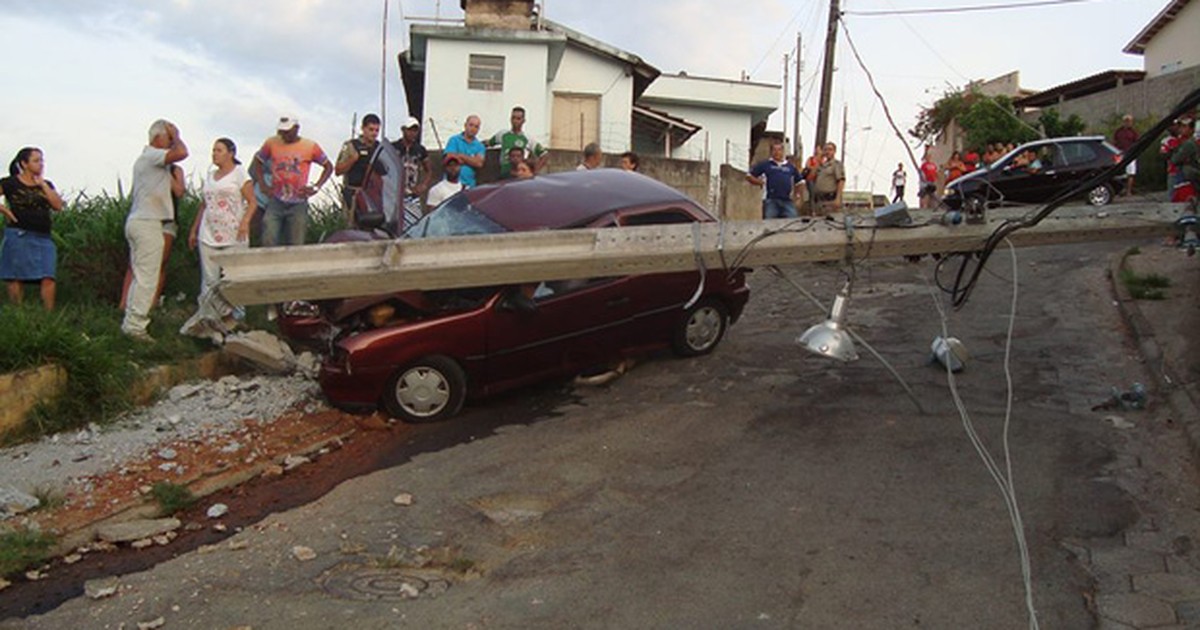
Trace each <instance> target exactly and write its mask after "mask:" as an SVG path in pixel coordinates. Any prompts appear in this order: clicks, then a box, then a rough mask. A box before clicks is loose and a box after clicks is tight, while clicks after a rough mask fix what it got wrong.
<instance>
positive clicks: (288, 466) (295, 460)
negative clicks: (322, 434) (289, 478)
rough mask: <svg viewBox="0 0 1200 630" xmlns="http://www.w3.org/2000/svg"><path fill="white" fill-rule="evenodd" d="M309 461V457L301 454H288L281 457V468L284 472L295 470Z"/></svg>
mask: <svg viewBox="0 0 1200 630" xmlns="http://www.w3.org/2000/svg"><path fill="white" fill-rule="evenodd" d="M311 461H312V460H311V459H309V458H307V457H305V456H303V455H288V456H287V457H284V458H283V470H284V471H285V472H286V471H289V470H295V469H296V468H299V467H301V466H303V465H305V464H307V463H309V462H311Z"/></svg>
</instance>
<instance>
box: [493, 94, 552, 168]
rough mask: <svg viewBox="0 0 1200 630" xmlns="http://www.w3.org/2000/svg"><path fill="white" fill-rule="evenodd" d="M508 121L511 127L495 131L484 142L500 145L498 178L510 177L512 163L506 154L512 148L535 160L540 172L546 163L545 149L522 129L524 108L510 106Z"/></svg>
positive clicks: (494, 145)
mask: <svg viewBox="0 0 1200 630" xmlns="http://www.w3.org/2000/svg"><path fill="white" fill-rule="evenodd" d="M509 122H510V123H512V129H509V130H508V131H497V132H496V135H494V136H492V137H491V138H488V139H487V140H486V141H485V142H484V144H485V145H487V146H489V147H500V178H501V179H508V178H509V177H512V163H511V162H510V161H509V160H508V159H507V158H508V154H509V152H510V151H512V150H513V149H521V150H522V151H524V152H525V155H526V157H528V158H531V159H533V160H534V161H535V164H536V170H537V171H538V172H540V171H541V170H542V167H544V166H545V165H546V159H547V158H548V155H547V154H546V149H545V148H544V147H542V145H540V144H538V143H536V142H534V141H533V140H530V139H529V136H527V135H525V132H524V131H523V129H524V127H525V108H524V107H521V106H520V105H518V106H516V107H514V108H512V116H511V117H509Z"/></svg>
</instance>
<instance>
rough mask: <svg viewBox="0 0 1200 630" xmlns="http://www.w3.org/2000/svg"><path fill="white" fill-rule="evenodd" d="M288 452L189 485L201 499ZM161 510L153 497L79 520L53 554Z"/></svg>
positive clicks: (305, 450)
mask: <svg viewBox="0 0 1200 630" xmlns="http://www.w3.org/2000/svg"><path fill="white" fill-rule="evenodd" d="M356 432H357V429H352V430H349V431H343V432H341V433H338V434H337V435H333V436H328V437H324V438H322V439H319V440H317V441H315V442H311V443H308V444H305V445H304V446H302V447H298V448H295V449H293V450H291V451H290V452H289V453H288V455H311V454H312V453H316V452H317V451H320V450H321V449H323V448H325V447H327V446H329V445H331V444H334V443H336V442H339V441H340V442H343V443H344V442H345V441H346V440H348V439H350V437H351V436H352V435H354V434H355V433H356ZM286 457H287V455H279V456H277V457H273V458H270V459H266V460H262V461H260V462H257V463H255V464H252V465H250V466H248V467H245V468H235V469H222V470H213V471H208V472H203V473H200V474H199V475H197V476H196V477H194V478H192V479H191V480H190V481H188V482H187V483H186V484H184V485H185V486H187V488H188V489H189V490H191V491H192V494H193V495H195V496H196V498H197V499H201V498H204V497H206V496H209V495H211V494H215V493H217V492H220V491H222V490H226V489H228V488H233V487H235V486H239V485H241V484H243V483H246V482H247V481H250V480H252V479H254V478H256V477H259V476H261V475H263V474H264V473H266V471H267V470H268V469H269V468H270V467H271V466H275V465H282V464H283V461H284V459H285V458H286ZM157 514H158V507H157V505H155V503H154V501H153V500H148V499H146V500H142V501H140V502H138V503H135V504H133V505H126V506H124V507H122V508H120V509H119V510H117V511H116V512H113V513H111V514H108V515H106V516H102V517H100V518H97V519H95V520H92V521H89V522H86V523H83V524H78V525H77V526H76V527H72V528H71V529H70V530H69V531H63V532H60V533H59V536H58V541H57V542H56V544H55V546H54V547H53V548H52V549H51V551H50V555H51V556H52V557H62V556H64V555H67V554H69V553H71V552H72V551H73V550H75V549H76V548H78V547H80V546H82V545H84V544H87V543H89V542H92V541H93V540H95V539H96V533H97V532H98V531H99V529H100V528H101V527H104V526H106V525H112V524H116V523H124V522H127V521H134V520H139V519H145V518H154V517H155V516H156V515H157Z"/></svg>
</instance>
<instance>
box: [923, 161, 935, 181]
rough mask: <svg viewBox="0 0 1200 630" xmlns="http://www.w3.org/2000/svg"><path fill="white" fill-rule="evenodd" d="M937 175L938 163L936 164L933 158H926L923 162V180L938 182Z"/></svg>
mask: <svg viewBox="0 0 1200 630" xmlns="http://www.w3.org/2000/svg"><path fill="white" fill-rule="evenodd" d="M937 176H938V165H937V164H934V163H933V162H932V161H931V160H925V161H924V162H921V181H923V182H925V183H928V184H933V183H936V182H937Z"/></svg>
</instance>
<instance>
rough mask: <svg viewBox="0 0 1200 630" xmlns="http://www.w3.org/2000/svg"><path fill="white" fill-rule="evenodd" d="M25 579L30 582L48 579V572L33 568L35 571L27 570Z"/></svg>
mask: <svg viewBox="0 0 1200 630" xmlns="http://www.w3.org/2000/svg"><path fill="white" fill-rule="evenodd" d="M25 579H26V580H29V581H30V582H36V581H38V580H44V579H46V574H45V573H43V572H42V571H37V570H33V571H26V572H25Z"/></svg>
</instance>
